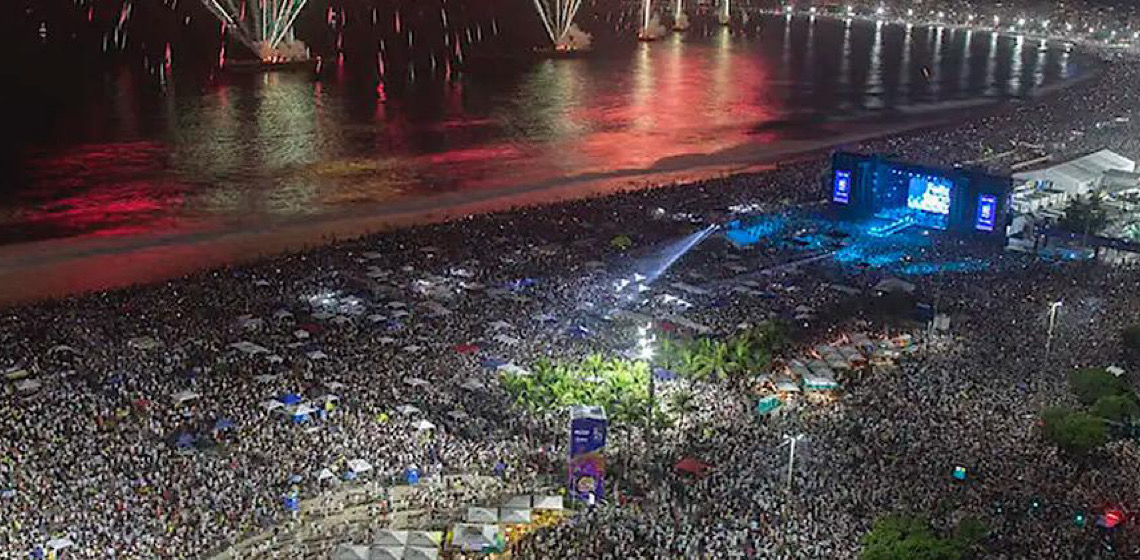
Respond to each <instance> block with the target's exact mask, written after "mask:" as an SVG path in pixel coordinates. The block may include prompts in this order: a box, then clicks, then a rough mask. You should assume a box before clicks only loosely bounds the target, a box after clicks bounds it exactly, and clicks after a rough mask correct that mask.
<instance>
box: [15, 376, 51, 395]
mask: <svg viewBox="0 0 1140 560" xmlns="http://www.w3.org/2000/svg"><path fill="white" fill-rule="evenodd" d="M43 386H44V384H43V383H40V380H38V379H21V380H19V381H17V382H16V385H15V387H16V390H17V391H19V392H21V393H34V392H36V391H39V390H40V388H41V387H43Z"/></svg>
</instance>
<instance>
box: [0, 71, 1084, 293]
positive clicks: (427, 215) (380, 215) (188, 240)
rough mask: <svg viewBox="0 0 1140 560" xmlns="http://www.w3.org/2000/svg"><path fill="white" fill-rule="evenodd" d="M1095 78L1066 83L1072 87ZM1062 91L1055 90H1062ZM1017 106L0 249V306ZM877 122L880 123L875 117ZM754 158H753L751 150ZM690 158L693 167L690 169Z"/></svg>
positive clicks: (797, 154) (938, 113)
mask: <svg viewBox="0 0 1140 560" xmlns="http://www.w3.org/2000/svg"><path fill="white" fill-rule="evenodd" d="M1096 74H1097V72H1096V71H1095V70H1093V71H1090V72H1089V73H1088V74H1087V75H1086V76H1082V77H1078V78H1074V79H1073V80H1071V81H1070V82H1067V83H1066V87H1071V86H1073V85H1077V84H1078V83H1082V82H1084V81H1086V80H1087V79H1089V78H1091V77H1094V76H1095V75H1096ZM1062 89H1064V88H1062ZM1016 101H1017V100H1006V101H999V102H994V101H992V100H986V99H979V100H975V101H973V102H971V103H969V104H968V106H966V107H965V109H964V108H963V106H962V105H961V104H955V106H954V107H953V108H949V109H947V108H939V109H935V110H932V111H929V112H928V113H927V114H923V113H899V117H900V118H901V119H902V120H903V121H904V122H901V123H899V124H896V125H893V126H887V127H881V126H876V125H874V124H872V123H869V122H867V121H866V120H860V121H854V122H846V123H844V122H842V121H840V122H839V123H840V124H844V125H847V126H852V127H853V130H849V131H848V132H847V133H846V134H843V135H841V136H836V137H831V138H829V139H826V140H819V139H813V140H784V141H780V142H779V143H777V146H776V147H775V148H773V149H768V150H764V149H763V148H762V146H759V145H756V144H742V145H738V146H735V147H732V148H729V149H727V150H723V151H721V152H718V153H714V154H690V155H686V156H681V157H674V158H669V159H664V160H659V161H658V162H656V164H655V165H654V166H653V167H651V168H647V169H620V170H614V171H611V172H608V173H600V174H599V173H594V174H584V175H579V176H572V177H566V178H562V179H555V180H550V181H546V182H543V183H538V184H524V185H512V186H505V187H500V188H495V189H485V190H478V191H452V192H448V193H442V194H439V195H433V196H429V197H423V198H415V199H410V200H406V201H401V202H396V203H394V204H390V205H385V207H383V208H375V207H373V208H366V209H358V210H353V211H347V212H342V213H337V214H333V215H326V216H320V217H315V218H311V219H307V220H303V221H300V222H294V223H288V224H282V223H273V224H266V225H265V226H264V227H261V228H259V229H256V230H255V229H249V228H240V229H228V230H227V229H221V230H215V231H205V232H187V233H180V234H173V235H154V236H146V237H128V238H117V239H106V238H102V239H78V240H76V239H59V240H47V241H38V242H31V243H23V244H17V245H11V246H6V247H3V248H0V307H13V306H19V305H26V304H35V303H38V302H41V301H45V300H54V299H64V298H69V297H78V296H83V295H86V294H90V293H93V292H99V291H105V290H113V289H119V288H128V287H132V286H139V285H146V284H155V283H159V282H162V281H166V280H172V279H176V278H179V277H182V276H186V275H188V274H193V273H195V272H202V271H208V270H211V269H215V268H220V267H224V266H231V265H239V264H251V263H254V262H258V261H263V260H265V259H270V258H273V257H276V256H280V255H283V254H287V253H290V252H296V251H303V250H307V249H312V248H315V247H318V246H324V245H328V244H331V243H335V242H337V241H340V240H345V239H352V238H358V237H362V236H367V235H373V234H379V233H381V232H385V231H391V230H397V229H402V228H407V227H412V226H418V225H428V224H434V223H440V222H446V221H450V220H454V219H457V218H462V217H465V216H470V215H475V214H492V213H499V212H511V211H516V210H518V209H520V208H528V207H536V206H544V205H550V204H558V203H564V202H570V201H574V200H583V199H591V198H598V197H604V196H608V195H612V194H617V193H621V192H627V191H632V190H651V189H657V188H663V187H669V186H676V185H684V184H686V183H691V182H696V181H701V180H708V179H712V178H717V177H725V176H732V175H747V174H752V173H763V172H765V171H770V170H773V169H775V168H777V167H779V166H781V165H788V164H792V163H795V162H797V161H802V160H805V159H809V158H812V157H816V156H818V155H820V154H821V152H826V151H828V150H831V149H834V148H836V147H838V146H842V145H845V144H854V143H860V142H865V141H870V140H876V139H882V138H887V137H891V136H900V135H904V134H908V133H915V132H919V131H922V130H929V129H933V128H941V127H945V126H951V125H953V124H955V123H958V122H963V121H965V120H968V119H969V118H976V117H977V114H972V115H961V112H962V111H963V110H967V109H969V108H977V109H978V110H981V111H986V112H996V111H1001V110H1003V109H1005V108H1006V107H1008V106H1010V105H1011V104H1013V103H1015V102H1016ZM880 118H881V117H880ZM758 151H759V152H761V153H759V154H755V152H758ZM689 162H692V163H689Z"/></svg>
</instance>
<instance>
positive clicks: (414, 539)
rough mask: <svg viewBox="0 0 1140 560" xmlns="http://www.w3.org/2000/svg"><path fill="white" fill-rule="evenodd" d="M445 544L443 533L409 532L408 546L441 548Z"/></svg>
mask: <svg viewBox="0 0 1140 560" xmlns="http://www.w3.org/2000/svg"><path fill="white" fill-rule="evenodd" d="M442 542H443V532H441V531H408V546H409V547H416V548H439V545H440V543H442Z"/></svg>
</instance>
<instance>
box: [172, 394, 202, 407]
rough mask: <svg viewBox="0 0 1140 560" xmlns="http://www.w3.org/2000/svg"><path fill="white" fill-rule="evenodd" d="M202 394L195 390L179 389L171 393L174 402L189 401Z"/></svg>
mask: <svg viewBox="0 0 1140 560" xmlns="http://www.w3.org/2000/svg"><path fill="white" fill-rule="evenodd" d="M200 396H201V395H199V394H198V393H195V392H194V391H179V392H177V393H174V394H173V395H170V398H171V399H173V400H174V404H183V403H185V402H187V401H192V400H194V399H196V398H198V397H200Z"/></svg>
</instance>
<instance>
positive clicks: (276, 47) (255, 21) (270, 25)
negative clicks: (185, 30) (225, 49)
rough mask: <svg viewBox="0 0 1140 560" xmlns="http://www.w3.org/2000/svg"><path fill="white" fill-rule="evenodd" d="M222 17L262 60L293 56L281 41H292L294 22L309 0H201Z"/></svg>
mask: <svg viewBox="0 0 1140 560" xmlns="http://www.w3.org/2000/svg"><path fill="white" fill-rule="evenodd" d="M201 1H202V3H203V4H205V5H206V7H207V8H209V10H210V11H211V12H212V13H213V14H214V15H215V16H216V17H217V18H218V19H220V20H221V21H222V24H224V25H225V28H226V31H228V32H229V33H230V35H231V36H233V37H234V38H235V39H237V40H238V41H241V43H242V44H244V45H245V46H247V47H249V48H250V50H252V51H253V52H254V53H256V54H257V55H258V56H259V57H261V59H262V60H267V61H274V60H279V59H282V58H283V55H288V56H284V58H296V57H297V56H296V55H297V54H298V53H285V52H284V51H283V49H282V46H283V45H290V44H292V43H294V42H295V41H294V37H293V22H294V21H296V20H297V15H298V14H300V13H301V10H302V9H303V8H304V7H305V4H307V3H308V0H257V1H256V2H254V3H247V2H245V1H243V0H201Z"/></svg>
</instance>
